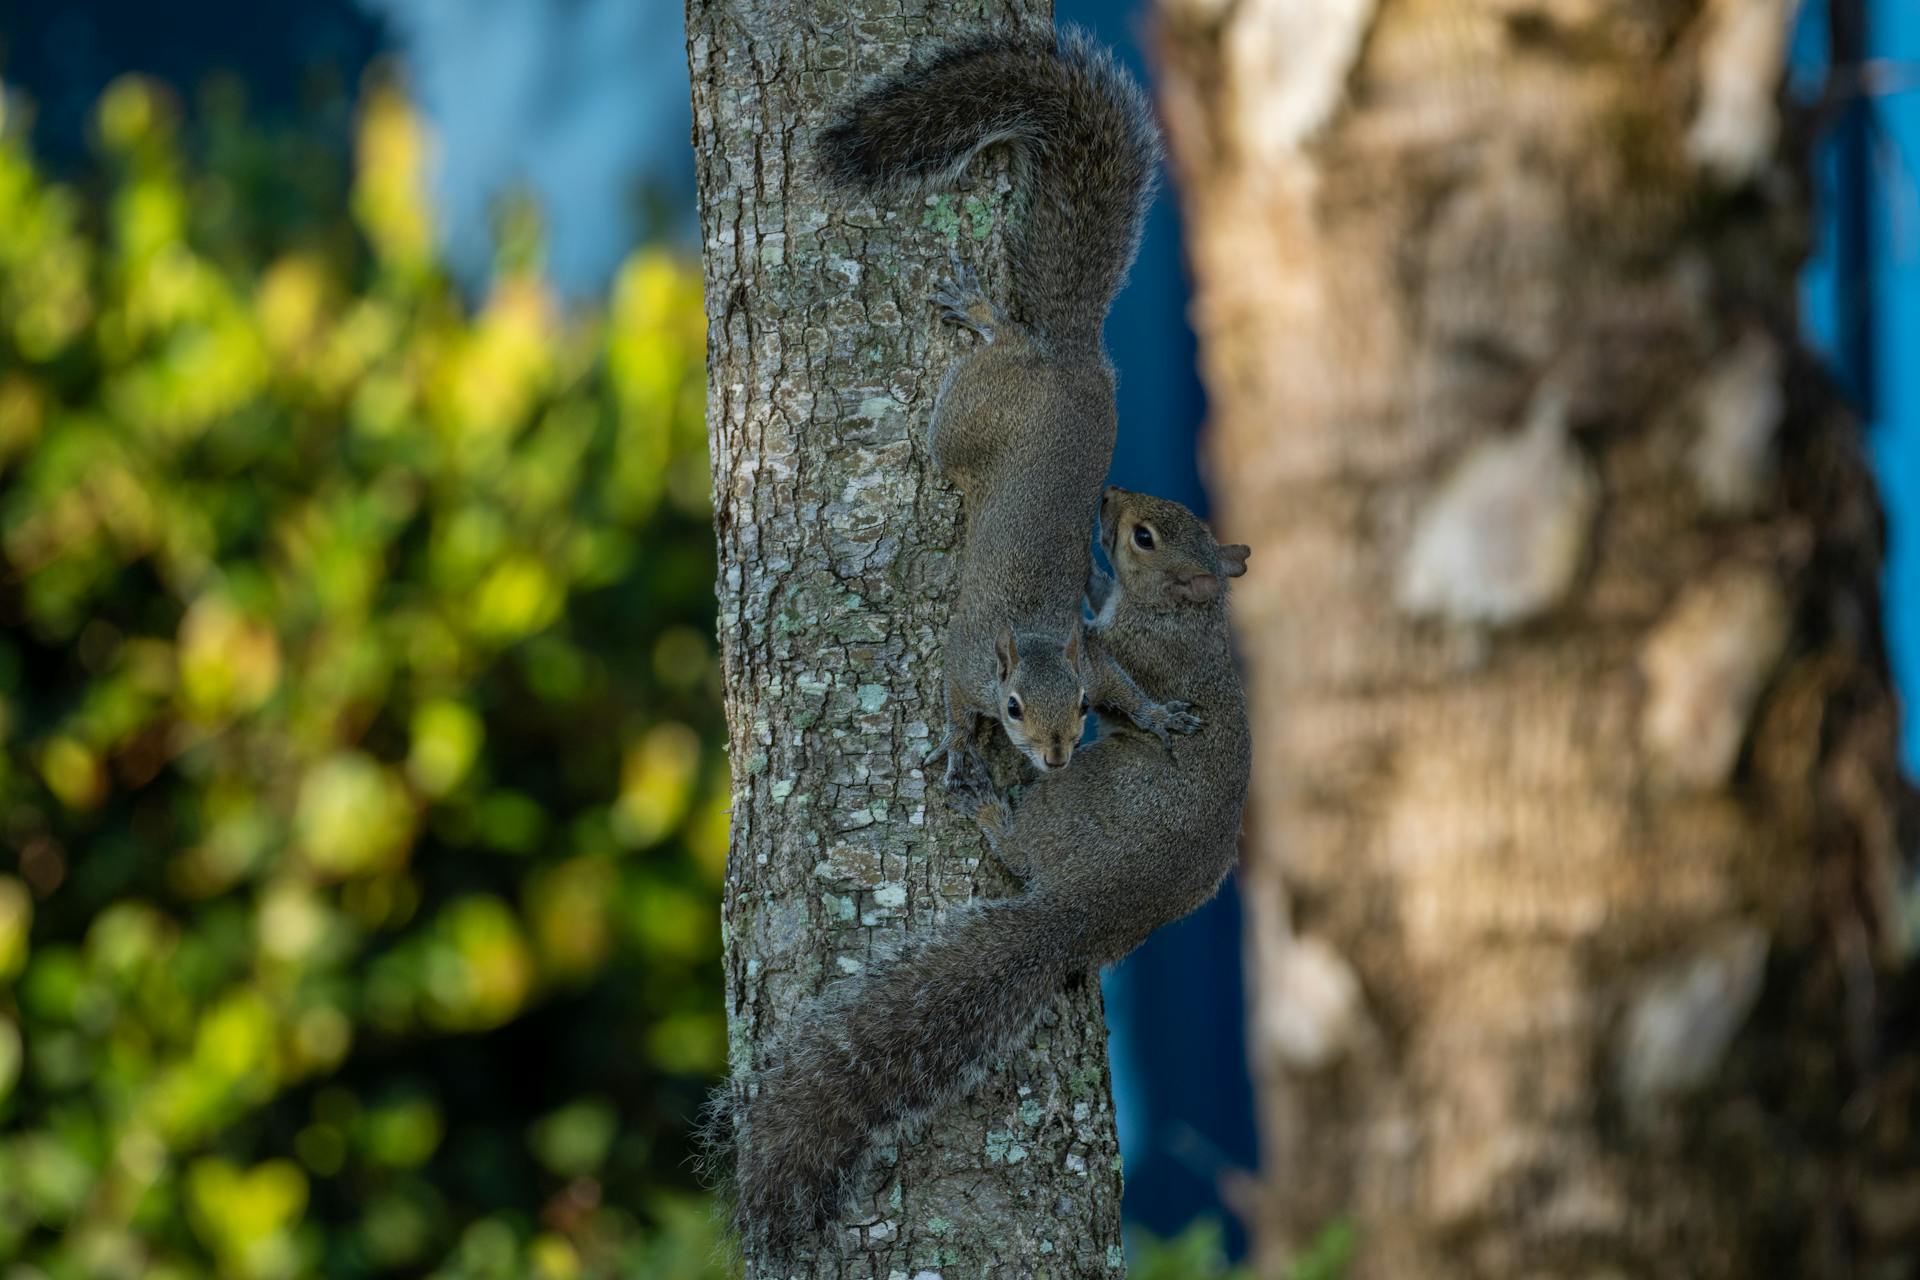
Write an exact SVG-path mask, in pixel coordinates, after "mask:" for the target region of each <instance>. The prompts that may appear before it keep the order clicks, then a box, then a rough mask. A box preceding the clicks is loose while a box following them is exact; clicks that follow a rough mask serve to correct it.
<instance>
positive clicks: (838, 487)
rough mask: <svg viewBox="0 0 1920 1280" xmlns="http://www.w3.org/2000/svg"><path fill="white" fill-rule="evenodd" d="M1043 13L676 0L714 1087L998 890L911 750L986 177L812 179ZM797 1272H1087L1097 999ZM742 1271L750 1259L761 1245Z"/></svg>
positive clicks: (1114, 1165)
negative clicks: (868, 103)
mask: <svg viewBox="0 0 1920 1280" xmlns="http://www.w3.org/2000/svg"><path fill="white" fill-rule="evenodd" d="M1023 16H1024V17H1029V18H1032V19H1037V20H1040V21H1045V20H1046V18H1047V12H1046V9H1045V7H1044V5H1042V4H1028V3H1024V2H1015V3H1009V4H1004V5H999V4H987V3H952V4H924V5H923V4H915V3H908V4H905V5H887V6H883V7H880V8H873V7H871V6H862V5H856V4H848V3H845V2H844V0H841V2H839V3H802V2H801V0H752V2H751V3H724V4H723V3H717V2H712V0H708V2H702V0H693V2H692V3H689V5H688V8H687V40H688V57H689V63H690V66H691V69H692V81H693V114H694V138H693V141H694V149H695V153H696V157H697V164H698V171H699V191H700V218H701V227H702V232H703V236H704V251H705V263H706V296H707V315H708V352H707V375H708V393H707V394H708V401H707V421H708V431H709V436H710V443H711V448H712V463H713V486H714V527H715V533H716V535H717V537H718V539H719V547H720V577H719V584H718V595H719V614H720V621H719V631H720V639H721V646H722V652H723V655H724V667H725V679H726V710H727V721H728V728H729V739H730V750H731V755H732V765H733V831H732V844H731V849H730V852H729V859H728V873H727V884H726V896H725V905H724V925H725V931H726V961H725V963H726V975H727V994H728V1009H727V1012H728V1025H729V1028H730V1040H731V1056H732V1061H733V1065H734V1068H735V1070H736V1073H737V1072H739V1071H741V1070H744V1069H746V1068H748V1067H749V1066H751V1065H753V1064H755V1063H756V1062H757V1061H758V1055H759V1053H760V1051H761V1049H762V1048H763V1047H764V1046H765V1045H766V1044H767V1043H768V1039H769V1037H770V1036H771V1035H772V1034H773V1033H775V1032H777V1031H778V1030H779V1027H780V1025H781V1021H782V1014H783V1011H785V1010H787V1009H789V1008H791V1007H792V1006H793V1005H794V1004H795V1003H796V1002H798V1001H800V1000H802V999H805V998H806V997H808V996H811V995H813V994H815V993H817V992H819V991H820V990H821V989H822V988H823V987H824V986H825V985H826V984H827V983H828V982H830V981H832V980H834V979H835V978H838V977H841V976H844V975H850V974H857V973H858V972H859V971H860V969H861V967H862V965H863V964H864V963H865V961H866V959H867V957H868V956H869V954H870V948H871V946H872V943H873V942H874V940H875V939H877V938H879V937H882V936H884V935H885V934H886V933H888V932H890V931H893V930H899V929H922V928H927V927H930V926H932V925H933V923H934V922H935V921H936V920H937V919H938V917H939V915H940V913H941V911H942V909H943V908H946V907H949V906H952V905H955V904H958V903H961V902H964V901H966V900H967V899H968V897H969V896H970V895H972V894H973V893H976V892H983V893H987V894H989V895H997V894H1000V893H1004V892H1006V891H1008V889H1009V888H1010V887H1011V886H1010V885H1009V884H1007V883H1006V882H1005V881H1004V880H1003V879H1000V878H998V872H997V869H995V868H994V866H993V864H992V863H991V861H990V860H988V861H984V862H983V859H982V854H983V853H984V847H983V845H982V844H981V842H980V840H979V839H978V837H977V835H976V833H975V832H974V830H973V829H972V827H971V825H963V824H962V823H961V822H959V821H958V820H956V819H955V818H954V817H953V816H952V815H951V814H950V813H949V812H948V811H947V809H946V808H945V805H944V801H943V799H942V796H941V793H940V790H939V787H938V785H937V783H933V784H931V785H930V783H929V779H928V776H927V774H926V772H924V771H923V769H922V767H921V765H922V761H923V760H924V758H925V757H926V756H927V754H928V753H929V752H930V751H931V750H932V748H933V745H934V741H935V738H934V736H933V735H934V733H935V731H936V730H937V729H938V728H939V727H940V726H941V725H942V724H943V713H942V710H941V708H942V702H941V699H940V672H941V644H940V641H941V638H942V637H943V636H944V635H945V633H946V625H947V613H948V608H949V604H950V597H951V592H952V586H953V581H954V576H955V575H954V573H953V569H954V565H953V551H954V547H955V543H956V539H957V535H958V532H959V526H958V513H959V505H958V500H957V498H956V496H955V495H954V494H953V493H952V492H951V491H949V490H947V489H945V488H944V487H943V486H942V485H940V484H939V483H938V481H937V480H936V479H935V478H934V476H933V473H932V470H931V466H930V463H929V460H928V457H927V453H926V447H925V430H926V420H927V415H928V411H929V409H930V408H931V406H932V402H933V395H934V392H935V391H936V390H937V388H938V386H939V381H940V377H941V375H942V373H943V372H944V371H945V369H946V368H947V366H948V364H949V362H950V361H951V360H952V359H953V358H954V356H955V355H956V354H957V353H958V351H959V349H960V348H959V346H958V344H957V343H956V342H955V340H954V339H953V338H952V337H951V336H950V335H949V334H946V333H943V332H941V331H940V329H939V326H938V325H937V323H936V320H935V313H934V310H933V308H932V307H931V306H930V305H929V303H928V301H927V299H928V295H929V294H930V293H931V291H932V289H933V287H934V284H933V282H934V280H935V279H936V278H937V277H938V276H940V275H942V274H944V273H945V271H946V269H947V264H948V260H949V256H950V255H951V254H952V253H953V252H955V251H956V250H957V251H958V252H959V253H960V254H961V255H962V256H963V257H965V258H967V259H969V260H971V261H972V262H974V264H975V265H976V267H977V268H978V269H979V270H980V272H981V274H982V277H983V278H985V279H988V280H994V279H996V272H997V270H998V266H999V263H1000V262H1001V261H1002V256H1001V253H1000V249H1001V244H1000V241H1001V235H1000V231H1001V215H1002V211H1003V208H1004V206H1005V200H1006V195H1007V179H1006V175H1005V173H1004V172H1000V173H997V174H993V175H990V176H988V177H986V178H983V179H982V180H980V181H979V182H978V183H976V184H975V186H974V187H973V188H971V189H969V190H967V191H963V192H961V193H959V194H956V195H943V196H939V197H934V198H930V199H928V200H927V201H926V202H925V203H924V205H922V204H914V205H912V206H911V207H899V206H894V205H887V204H881V205H879V206H878V207H876V206H875V205H874V204H873V203H872V202H871V201H868V200H865V199H860V198H855V197H850V196H847V195H845V194H842V193H839V192H830V191H828V190H826V189H824V188H823V186H822V184H821V182H820V179H819V177H818V175H817V173H816V171H815V169H814V167H813V166H812V164H811V162H810V159H809V156H810V148H811V146H812V144H813V138H814V136H815V134H816V132H817V130H818V129H819V128H820V126H821V125H823V124H824V123H825V122H826V121H827V120H828V119H829V117H830V115H831V113H832V112H833V110H834V109H835V107H836V106H837V105H838V104H840V103H841V102H843V101H844V100H845V99H846V98H847V96H848V95H849V94H850V93H851V92H852V91H854V90H855V89H857V88H858V87H860V86H861V85H862V84H863V83H865V82H866V81H867V80H868V79H870V78H872V77H875V76H878V75H880V74H882V73H886V72H890V71H894V70H897V69H898V68H900V67H901V66H903V65H904V64H905V63H906V61H907V60H908V58H909V57H910V56H911V55H915V54H924V53H925V52H926V51H927V50H928V49H931V48H934V47H937V46H938V45H940V44H942V43H945V42H948V41H951V40H954V39H957V38H960V37H963V36H964V35H966V34H967V33H969V32H971V31H977V30H982V29H984V28H985V27H987V26H988V25H990V24H1004V23H1007V22H1009V21H1012V20H1016V19H1018V18H1021V17H1023ZM883 1164H884V1165H886V1166H887V1167H886V1168H885V1170H884V1174H885V1176H884V1178H883V1179H882V1181H881V1184H880V1185H879V1186H878V1188H877V1191H876V1194H875V1196H874V1198H873V1202H872V1203H871V1204H868V1205H865V1206H864V1207H862V1208H861V1209H860V1210H859V1211H858V1212H857V1213H856V1214H855V1215H854V1216H852V1217H850V1218H849V1219H848V1221H847V1222H846V1224H845V1225H844V1227H843V1228H842V1229H841V1230H839V1231H837V1232H835V1233H833V1236H832V1238H831V1239H829V1240H828V1241H826V1242H824V1244H823V1246H822V1249H821V1252H820V1254H819V1256H818V1258H817V1259H816V1260H815V1262H814V1263H813V1265H812V1268H811V1269H810V1270H809V1271H807V1272H806V1274H808V1275H811V1276H819V1277H853V1276H860V1277H882V1278H884V1277H889V1276H902V1275H904V1276H909V1277H913V1276H925V1275H927V1274H934V1275H939V1274H945V1275H948V1276H982V1275H992V1276H1027V1275H1051V1276H1056V1277H1064V1276H1108V1275H1112V1274H1117V1273H1118V1272H1119V1271H1120V1269H1121V1261H1120V1250H1119V1241H1120V1234H1119V1212H1120V1182H1119V1157H1118V1147H1117V1145H1116V1142H1115V1138H1114V1130H1113V1108H1112V1103H1111V1099H1110V1095H1109V1088H1108V1080H1107V1065H1106V1030H1105V1023H1104V1020H1103V1017H1102V1011H1101V1006H1100V996H1099V989H1098V987H1097V985H1095V984H1093V983H1091V982H1089V983H1084V984H1081V985H1080V986H1079V987H1077V988H1076V989H1075V990H1074V991H1073V992H1072V993H1071V994H1070V995H1068V996H1067V997H1065V998H1064V999H1063V1000H1062V1001H1061V1002H1060V1004H1059V1005H1058V1007H1057V1008H1056V1009H1055V1010H1054V1011H1053V1012H1052V1013H1051V1014H1049V1015H1048V1017H1047V1018H1046V1019H1045V1020H1044V1022H1043V1025H1042V1026H1041V1028H1040V1030H1039V1031H1038V1032H1037V1033H1036V1036H1035V1039H1034V1043H1033V1044H1032V1046H1031V1047H1030V1048H1029V1049H1028V1050H1027V1051H1026V1052H1025V1053H1023V1054H1020V1055H1018V1057H1017V1060H1016V1061H1011V1062H1008V1063H1006V1064H1005V1065H1004V1067H1003V1069H1001V1070H998V1071H996V1072H995V1073H994V1074H993V1076H992V1077H991V1078H990V1079H989V1081H988V1082H987V1084H986V1085H985V1086H984V1087H983V1088H982V1089H981V1090H980V1091H979V1092H978V1093H977V1094H976V1095H975V1096H974V1097H973V1098H972V1099H971V1100H970V1101H968V1102H967V1103H966V1104H964V1105H962V1106H960V1107H956V1108H954V1109H953V1110H952V1112H951V1113H949V1114H945V1115H942V1116H939V1117H937V1118H935V1119H934V1120H933V1121H932V1122H931V1123H930V1124H929V1125H928V1126H927V1127H926V1128H925V1130H924V1131H923V1132H922V1133H920V1134H919V1135H917V1136H916V1137H915V1138H914V1139H913V1140H912V1141H910V1142H908V1143H905V1144H903V1145H902V1146H901V1148H900V1149H899V1150H898V1151H889V1152H886V1153H883ZM748 1274H749V1276H765V1275H770V1274H772V1273H771V1271H770V1269H768V1268H766V1267H764V1266H762V1265H761V1263H760V1261H759V1260H758V1259H755V1258H749V1259H748Z"/></svg>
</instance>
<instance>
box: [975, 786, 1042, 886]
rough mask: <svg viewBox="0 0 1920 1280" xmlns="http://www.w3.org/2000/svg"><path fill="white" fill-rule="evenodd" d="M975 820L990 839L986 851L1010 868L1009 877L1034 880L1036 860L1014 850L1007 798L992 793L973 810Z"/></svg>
mask: <svg viewBox="0 0 1920 1280" xmlns="http://www.w3.org/2000/svg"><path fill="white" fill-rule="evenodd" d="M973 820H974V821H975V822H976V823H978V824H979V827H980V834H981V835H983V836H985V837H986V838H987V852H989V853H991V854H992V855H993V860H994V861H995V862H998V863H999V864H1000V865H1001V866H1003V867H1005V868H1006V869H1007V874H1008V875H1010V876H1012V877H1013V878H1014V879H1015V880H1018V881H1019V882H1020V883H1021V884H1023V885H1024V884H1025V883H1026V882H1027V881H1028V880H1030V879H1032V878H1033V861H1032V859H1030V858H1028V857H1027V856H1026V855H1025V854H1023V853H1021V852H1020V851H1019V850H1018V849H1016V848H1014V847H1013V844H1012V841H1011V837H1012V835H1013V809H1012V808H1011V807H1010V806H1009V805H1008V804H1007V799H1006V797H1005V796H1003V795H1001V794H1000V793H999V792H998V791H989V792H988V793H987V794H986V795H985V796H983V797H981V798H980V800H979V803H977V804H976V805H975V806H974V808H973Z"/></svg>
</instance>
